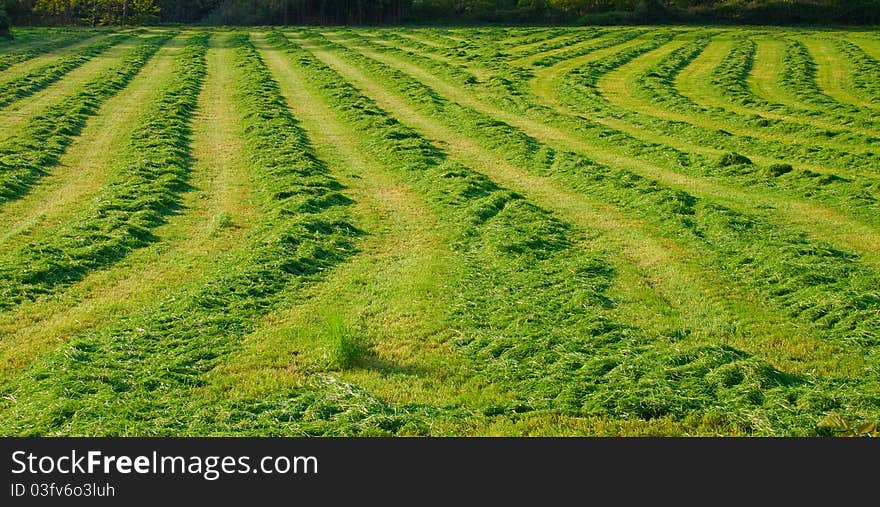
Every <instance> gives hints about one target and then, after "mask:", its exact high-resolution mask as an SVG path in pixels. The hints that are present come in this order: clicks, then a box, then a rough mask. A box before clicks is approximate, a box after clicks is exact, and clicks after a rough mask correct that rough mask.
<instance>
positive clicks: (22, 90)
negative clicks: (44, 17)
mask: <svg viewBox="0 0 880 507" xmlns="http://www.w3.org/2000/svg"><path fill="white" fill-rule="evenodd" d="M130 37H131V36H130V35H127V34H125V35H123V34H116V35H110V36H108V37H106V38H104V39H103V40H100V41H98V42H96V43H94V44H89V45H88V46H85V47H83V48H81V49H79V50H77V51H76V53H74V54H72V55H70V56H65V57H63V58H60V59H59V60H57V61H55V62H52V63H49V64H46V65H42V66H40V67H38V68H36V69H34V70H33V71H31V72H28V73H27V74H25V75H23V76H21V77H18V78H15V79H12V80H10V81H6V82H5V83H0V109H2V108H4V107H6V106H8V105H9V104H11V103H12V102H14V101H16V100H18V99H20V98H22V97H27V96H28V95H31V94H32V93H34V92H36V91H38V90H42V89H43V88H45V87H47V86H49V85H50V84H52V83H54V82H55V81H57V80H59V79H61V78H62V77H63V76H64V75H65V74H67V73H68V72H70V71H71V70H73V69H75V68H77V67H79V66H81V65H83V64H84V63H86V62H88V61H89V60H91V59H92V58H94V57H95V56H98V55H99V54H101V53H103V52H104V51H106V50H108V49H110V48H111V47H113V46H115V45H117V44H119V43H121V42H123V41H125V40H128V39H129V38H130Z"/></svg>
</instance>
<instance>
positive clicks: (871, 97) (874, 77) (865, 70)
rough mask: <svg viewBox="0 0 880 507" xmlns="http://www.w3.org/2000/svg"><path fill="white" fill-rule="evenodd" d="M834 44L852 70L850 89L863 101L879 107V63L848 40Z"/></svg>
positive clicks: (836, 41)
mask: <svg viewBox="0 0 880 507" xmlns="http://www.w3.org/2000/svg"><path fill="white" fill-rule="evenodd" d="M835 43H836V46H837V48H838V49H839V50H840V52H841V54H843V55H844V56H846V58H847V59H848V60H849V62H850V64H851V65H852V66H853V68H854V72H852V73H851V74H850V83H851V84H852V87H853V88H854V89H855V90H856V91H857V92H859V93H860V94H861V96H862V97H863V98H864V99H865V100H867V101H869V102H871V103H873V104H877V105H880V61H878V60H877V59H875V58H874V57H872V56H871V55H869V54H867V53H866V52H865V51H864V50H863V49H862V48H860V47H859V46H858V45H857V44H853V43H852V42H850V41H848V40H843V39H837V40H835Z"/></svg>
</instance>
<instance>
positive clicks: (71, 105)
mask: <svg viewBox="0 0 880 507" xmlns="http://www.w3.org/2000/svg"><path fill="white" fill-rule="evenodd" d="M167 40H168V37H166V36H158V37H150V38H147V39H145V40H144V42H143V43H142V44H140V45H139V46H137V47H135V48H134V49H131V50H129V51H128V52H127V53H126V55H125V57H124V58H123V60H122V62H121V63H120V64H119V65H116V66H114V67H112V68H110V69H108V70H107V71H105V72H102V73H101V74H100V75H99V76H97V77H96V78H95V79H92V80H91V81H90V82H89V83H87V84H86V86H85V87H83V89H81V90H79V91H77V92H75V93H73V94H72V95H68V96H66V97H64V98H62V99H61V100H60V101H59V102H57V103H55V104H52V105H50V106H48V107H47V108H45V109H44V110H43V112H42V113H41V114H40V115H39V116H37V117H35V118H32V119H31V120H30V121H28V122H27V123H25V124H24V125H23V126H22V127H21V128H20V129H19V130H18V131H16V132H15V133H14V134H13V135H12V136H10V137H7V138H6V139H3V140H2V141H0V205H2V204H3V203H4V202H7V201H9V200H12V199H16V198H18V197H21V196H22V195H23V194H24V193H25V192H27V191H28V189H30V187H31V186H32V185H33V184H34V183H35V182H36V181H37V180H38V179H39V178H40V177H42V176H43V175H44V174H45V173H46V171H47V170H48V169H49V168H51V167H52V166H53V165H54V164H55V163H56V162H57V160H58V157H59V156H60V155H61V154H62V153H63V152H64V150H65V149H66V148H67V146H68V145H69V144H70V142H71V140H72V139H73V138H74V137H76V135H78V133H79V132H80V130H81V129H82V127H83V125H84V124H85V122H86V121H87V119H88V118H89V117H90V116H93V115H94V114H95V113H96V112H97V110H98V108H99V107H100V105H101V104H102V103H103V102H104V101H105V100H107V98H109V97H112V96H113V95H115V94H116V93H118V92H119V91H120V90H122V89H123V88H125V86H126V84H127V83H128V82H129V81H130V80H131V79H132V78H133V77H134V76H135V75H136V74H137V73H138V72H139V71H140V69H141V68H142V67H143V66H144V65H145V64H146V62H147V61H148V60H149V59H150V58H151V57H152V56H153V54H155V52H156V51H158V49H159V48H160V47H161V46H162V44H164V43H165V42H166V41H167Z"/></svg>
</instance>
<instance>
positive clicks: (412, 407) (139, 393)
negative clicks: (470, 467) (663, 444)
mask: <svg viewBox="0 0 880 507" xmlns="http://www.w3.org/2000/svg"><path fill="white" fill-rule="evenodd" d="M14 35H15V39H14V40H13V41H5V42H2V43H0V83H2V84H0V433H2V434H3V435H7V436H10V435H53V436H54V435H140V436H144V435H166V436H167V435H187V436H188V435H292V436H303V435H401V436H407V435H629V436H632V435H733V436H739V435H760V436H766V435H781V436H795V435H798V436H800V435H830V434H833V432H832V430H831V429H829V428H826V427H824V425H820V422H821V421H823V419H825V418H826V417H828V416H829V414H838V415H839V416H840V417H842V418H843V419H844V420H845V421H847V422H849V423H851V424H853V425H856V424H861V423H867V422H871V421H878V420H880V353H878V352H880V203H878V199H880V34H878V32H877V31H876V30H869V29H864V30H858V29H854V30H847V31H843V30H832V29H828V30H804V29H777V28H759V27H758V28H711V27H705V28H701V27H668V28H646V27H625V28H592V27H584V28H548V27H536V28H526V27H517V28H499V27H492V28H454V29H452V28H450V29H445V28H431V29H427V28H426V29H399V28H395V29H382V28H364V29H342V28H335V27H334V28H252V29H241V30H232V29H228V30H227V29H200V28H144V29H130V30H120V31H113V32H111V31H104V30H74V29H54V30H50V29H37V28H18V29H15V30H14Z"/></svg>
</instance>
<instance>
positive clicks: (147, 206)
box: [0, 35, 207, 309]
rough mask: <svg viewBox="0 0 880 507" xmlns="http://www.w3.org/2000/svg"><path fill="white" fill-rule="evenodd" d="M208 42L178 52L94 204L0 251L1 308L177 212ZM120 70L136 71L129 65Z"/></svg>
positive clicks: (108, 256)
mask: <svg viewBox="0 0 880 507" xmlns="http://www.w3.org/2000/svg"><path fill="white" fill-rule="evenodd" d="M206 41H207V37H206V36H203V35H199V36H195V37H193V38H192V39H191V40H190V41H189V43H188V44H187V46H186V47H185V48H184V49H183V50H182V51H181V53H180V55H179V56H177V59H176V65H177V66H176V69H175V71H174V74H173V78H172V79H171V84H170V85H169V86H168V87H167V88H166V89H165V90H164V91H163V92H162V93H161V94H160V95H159V97H158V98H157V99H156V101H155V102H154V103H152V104H149V105H147V106H146V108H145V111H144V113H143V115H142V117H141V119H140V121H139V123H138V126H137V127H136V128H135V130H134V132H132V135H131V137H130V139H129V141H128V143H127V146H126V147H125V148H123V149H122V150H121V151H120V155H119V159H118V161H117V163H116V168H115V170H114V171H113V173H114V177H113V179H112V180H111V181H110V183H109V184H108V185H107V186H105V187H104V188H102V189H101V191H100V192H99V193H98V194H97V195H96V196H95V198H94V199H93V201H92V203H91V204H90V206H88V208H86V209H84V210H83V211H82V212H79V213H77V215H76V216H75V217H73V218H71V220H70V221H69V222H67V223H66V224H64V225H63V226H61V227H60V228H58V229H57V230H55V231H53V233H52V234H51V235H49V236H47V237H40V238H38V239H36V240H35V241H34V242H32V243H30V244H28V245H25V246H23V247H21V248H19V249H17V250H15V251H12V252H9V253H8V254H6V255H3V256H2V257H0V280H3V285H2V289H0V309H7V308H10V307H12V306H14V305H16V304H18V303H20V302H22V301H25V300H32V299H34V298H36V297H37V296H39V295H41V294H48V293H51V292H52V291H53V290H54V289H55V288H57V287H58V286H59V285H64V284H68V283H70V282H73V281H76V280H79V279H81V278H82V277H83V276H84V275H85V274H86V273H88V272H89V271H92V270H95V269H99V268H101V267H103V266H106V265H109V264H112V263H113V262H115V261H117V260H118V259H120V258H122V257H124V256H125V255H126V254H127V252H129V251H131V250H133V249H135V248H139V247H142V246H144V245H146V244H148V243H149V242H151V241H153V239H154V238H153V237H152V236H151V234H150V229H152V228H153V227H156V226H157V225H159V224H160V223H162V222H163V221H164V218H165V217H166V216H168V215H169V214H171V213H173V212H174V209H175V207H176V205H177V201H178V194H179V193H180V191H181V190H182V189H183V188H184V187H185V184H186V183H185V182H186V173H187V168H188V160H187V158H188V136H189V124H190V120H191V117H192V114H193V109H194V108H195V104H196V100H197V99H198V92H199V88H200V86H201V83H202V80H203V79H204V75H205V62H204V56H205V50H206ZM141 54H143V52H142V53H141ZM144 60H145V58H144ZM119 72H125V73H126V74H131V75H133V74H134V72H132V71H131V70H130V68H126V69H124V70H122V71H119ZM128 79H130V76H126V77H125V79H124V81H126V82H127V81H128ZM121 81H123V79H119V80H117V83H119V82H121ZM111 89H112V88H111Z"/></svg>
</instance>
